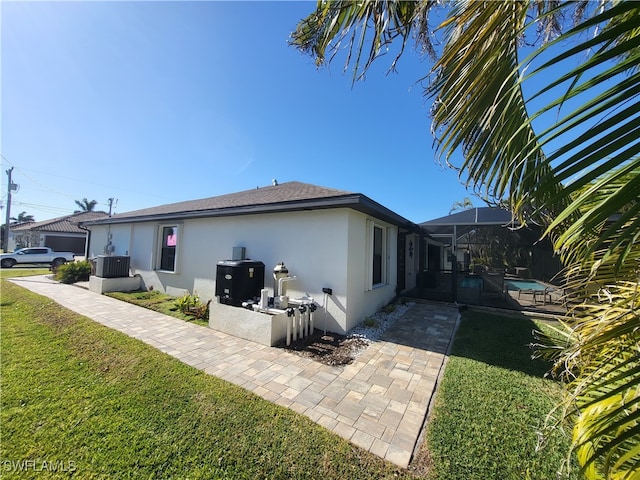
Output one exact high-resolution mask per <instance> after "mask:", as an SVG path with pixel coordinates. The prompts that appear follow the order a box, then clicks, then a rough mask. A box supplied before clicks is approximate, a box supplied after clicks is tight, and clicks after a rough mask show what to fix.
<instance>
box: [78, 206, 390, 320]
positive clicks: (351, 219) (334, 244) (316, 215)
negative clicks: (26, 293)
mask: <svg viewBox="0 0 640 480" xmlns="http://www.w3.org/2000/svg"><path fill="white" fill-rule="evenodd" d="M367 220H371V218H370V217H367V216H366V215H365V214H362V213H360V212H356V211H354V210H351V209H327V210H313V211H303V212H286V213H274V214H261V215H245V216H233V217H218V218H208V219H193V220H184V221H182V222H180V223H176V222H173V223H172V222H168V223H167V222H164V223H155V222H147V223H137V224H134V225H114V226H112V227H111V229H110V233H111V241H112V243H113V245H114V249H115V250H114V253H115V254H117V255H124V254H125V253H124V252H128V254H129V255H130V256H131V267H132V270H133V271H134V273H137V274H140V275H141V276H142V278H143V281H144V283H145V286H146V287H147V288H148V287H150V286H153V287H154V288H155V289H159V290H161V291H167V290H172V291H176V289H177V290H180V289H184V290H188V291H189V292H192V293H193V292H197V293H198V295H199V296H200V297H201V299H202V300H203V301H207V300H209V299H214V298H215V277H216V265H217V262H218V261H221V260H229V259H231V258H232V251H233V247H245V249H246V257H247V258H251V259H252V260H257V261H262V262H263V263H264V264H265V288H268V289H269V290H270V294H271V295H273V293H272V291H273V276H272V271H273V268H274V266H275V265H276V264H277V263H279V262H284V263H285V265H286V266H287V268H288V269H289V274H290V275H291V276H294V275H295V276H296V277H297V278H296V280H294V281H291V282H288V283H287V287H286V288H287V295H289V296H290V297H298V296H303V295H308V296H311V297H313V298H314V299H315V301H316V303H317V304H318V305H319V306H320V307H322V306H323V299H324V295H323V293H322V288H323V287H329V288H331V289H332V290H333V294H332V295H331V297H329V298H328V304H327V329H328V330H329V331H333V332H341V333H342V332H346V331H348V330H349V329H351V328H353V327H354V326H356V325H357V324H358V323H359V322H360V321H362V320H363V319H364V318H365V317H366V316H367V315H371V314H373V313H375V312H376V311H377V310H379V309H380V307H382V306H384V305H385V304H387V303H388V302H389V301H390V300H391V299H393V297H394V295H395V288H396V283H397V281H396V277H397V264H396V251H397V244H396V242H397V229H396V227H393V226H391V225H388V224H386V223H384V222H379V221H377V222H376V223H377V224H380V225H382V226H384V227H385V228H388V241H387V249H386V251H387V260H386V261H387V272H388V275H387V281H386V284H385V285H382V286H377V287H376V288H373V289H372V290H367V275H369V274H370V273H369V272H370V263H371V259H370V258H367V257H368V256H369V255H370V250H369V249H368V247H367V242H368V241H369V236H368V234H367V228H368V223H367ZM163 225H178V229H179V230H178V231H179V233H178V245H177V254H176V272H175V273H169V272H161V271H158V270H157V266H158V262H159V260H158V259H159V249H160V245H159V237H160V232H161V227H162V226H163ZM91 229H92V236H91V246H90V250H91V252H92V253H94V254H95V255H98V254H102V253H103V246H104V244H106V243H105V240H106V239H107V238H108V232H106V230H105V227H92V228H91ZM347 246H348V251H347ZM214 301H215V299H214ZM324 320H325V317H324V311H323V310H322V308H320V309H319V310H318V311H317V312H316V326H317V327H318V328H323V327H324Z"/></svg>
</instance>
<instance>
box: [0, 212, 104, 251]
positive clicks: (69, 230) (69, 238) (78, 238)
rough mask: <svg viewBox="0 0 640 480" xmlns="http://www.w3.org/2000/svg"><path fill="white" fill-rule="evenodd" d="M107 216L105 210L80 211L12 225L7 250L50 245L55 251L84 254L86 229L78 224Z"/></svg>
mask: <svg viewBox="0 0 640 480" xmlns="http://www.w3.org/2000/svg"><path fill="white" fill-rule="evenodd" d="M107 217H109V215H108V214H107V213H105V212H81V213H74V214H72V215H66V216H64V217H58V218H53V219H51V220H44V221H42V222H27V223H20V224H17V225H12V226H10V228H9V231H10V234H9V251H14V250H16V249H18V248H25V247H50V248H52V249H53V250H54V251H57V252H73V253H75V254H76V255H84V254H85V251H86V247H87V230H85V229H82V228H80V227H79V226H78V224H79V223H80V222H85V221H90V220H97V219H100V218H107Z"/></svg>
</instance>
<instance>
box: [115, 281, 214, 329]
mask: <svg viewBox="0 0 640 480" xmlns="http://www.w3.org/2000/svg"><path fill="white" fill-rule="evenodd" d="M105 295H108V296H109V297H113V298H116V299H118V300H122V301H123V302H128V303H132V304H134V305H138V306H139V307H144V308H148V309H149V310H154V311H156V312H159V313H163V314H164V315H170V316H172V317H175V318H179V319H181V320H186V321H188V322H193V323H195V324H196V325H201V326H203V327H207V326H209V321H208V320H207V319H198V318H194V317H193V316H192V315H186V314H184V313H182V312H181V311H179V310H178V308H177V307H176V300H177V299H176V297H172V296H170V295H167V294H166V293H161V292H159V291H157V290H152V291H150V292H109V293H106V294H105Z"/></svg>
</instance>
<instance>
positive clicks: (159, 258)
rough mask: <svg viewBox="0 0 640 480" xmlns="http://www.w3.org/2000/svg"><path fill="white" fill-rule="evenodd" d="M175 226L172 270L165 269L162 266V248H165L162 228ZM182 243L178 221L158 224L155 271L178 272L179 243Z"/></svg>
mask: <svg viewBox="0 0 640 480" xmlns="http://www.w3.org/2000/svg"><path fill="white" fill-rule="evenodd" d="M165 228H175V232H176V245H175V250H174V255H173V270H167V269H166V268H162V250H163V249H164V248H166V247H165V246H164V229H165ZM181 244H182V225H180V224H178V223H164V224H161V225H158V232H157V248H156V268H155V269H156V271H158V272H164V273H178V266H179V259H180V245H181Z"/></svg>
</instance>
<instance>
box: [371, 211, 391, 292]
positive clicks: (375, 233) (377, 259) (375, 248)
mask: <svg viewBox="0 0 640 480" xmlns="http://www.w3.org/2000/svg"><path fill="white" fill-rule="evenodd" d="M367 226H368V233H367V238H368V248H367V258H368V259H369V265H368V268H367V277H366V285H367V286H366V289H367V290H372V289H373V288H375V287H377V286H380V285H386V284H387V282H388V281H389V272H388V255H389V253H388V236H389V233H388V229H387V228H385V227H383V226H381V225H378V224H376V223H374V222H373V221H372V220H368V221H367Z"/></svg>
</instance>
